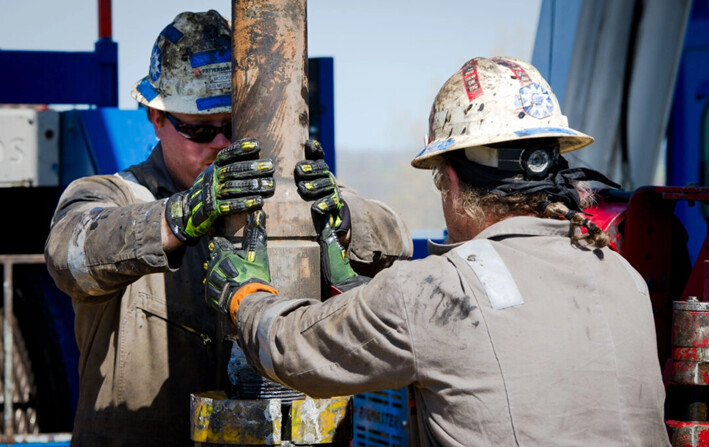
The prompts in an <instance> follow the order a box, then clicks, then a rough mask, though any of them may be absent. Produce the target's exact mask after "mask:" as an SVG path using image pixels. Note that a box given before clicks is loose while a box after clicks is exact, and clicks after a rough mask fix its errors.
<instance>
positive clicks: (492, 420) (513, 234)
mask: <svg viewBox="0 0 709 447" xmlns="http://www.w3.org/2000/svg"><path fill="white" fill-rule="evenodd" d="M430 117H431V118H430V129H429V135H430V137H429V139H428V144H427V146H426V147H425V148H424V149H423V151H421V153H419V154H418V155H417V156H416V157H415V158H414V160H413V161H412V164H413V166H414V167H417V168H422V169H432V170H433V172H434V180H435V184H436V185H437V187H438V188H439V189H440V192H441V198H442V204H443V210H444V216H445V219H446V223H447V228H448V235H449V241H448V242H449V244H445V245H436V246H432V249H433V250H432V251H435V253H436V254H433V255H431V256H429V257H427V258H425V259H423V260H416V261H411V262H406V261H400V262H396V263H394V265H393V266H391V267H390V268H388V269H386V270H384V271H382V272H380V273H379V274H378V275H377V276H375V277H374V278H372V279H371V280H368V278H362V277H359V276H357V275H356V274H355V273H354V272H353V271H352V269H350V268H349V266H348V262H347V258H346V257H344V256H342V255H341V250H340V247H338V242H337V238H334V237H332V229H331V228H330V227H329V221H330V220H329V219H327V218H324V219H321V220H320V223H319V225H318V229H319V230H320V233H319V234H320V242H321V243H322V244H323V245H325V246H326V247H329V248H330V249H329V250H324V251H323V252H324V253H325V256H324V257H323V263H325V264H328V265H329V266H330V268H329V271H330V272H331V274H330V276H329V278H330V281H331V283H332V284H333V286H336V287H337V288H338V289H339V290H342V291H343V292H344V293H342V294H340V295H336V296H334V297H332V298H330V299H329V300H327V301H325V302H319V301H317V300H309V299H289V298H288V297H284V296H280V295H277V294H276V293H274V292H272V291H271V292H269V291H265V290H259V291H257V292H254V291H253V290H254V289H256V290H258V289H259V287H258V286H256V287H254V286H253V284H260V285H268V284H269V282H270V281H269V280H270V278H269V274H268V259H267V256H266V250H265V241H266V239H265V225H264V223H263V222H264V217H263V216H262V214H263V213H262V212H261V211H258V212H256V215H258V216H261V217H260V218H259V219H252V220H250V222H249V224H248V231H249V232H250V233H251V234H252V237H251V239H250V240H251V241H252V242H251V243H250V244H246V246H243V247H240V248H238V249H237V248H236V247H234V246H232V245H231V244H230V243H229V242H227V241H226V240H225V239H223V238H219V237H216V238H214V239H213V241H212V245H211V246H210V248H211V251H212V254H211V255H210V260H209V263H208V266H207V274H206V280H207V281H206V290H205V293H206V297H207V301H208V302H209V303H210V304H211V305H212V306H213V307H215V308H217V309H220V310H221V311H223V312H227V313H229V314H230V315H231V317H232V319H233V320H234V322H235V324H236V327H237V330H238V332H239V340H240V343H241V347H242V348H243V350H244V353H245V355H246V357H247V359H248V361H249V363H250V364H251V365H252V366H253V367H254V368H255V369H256V370H257V371H258V372H260V373H261V374H263V375H264V376H266V377H268V378H270V379H272V380H274V381H277V382H280V383H282V384H285V385H287V386H289V387H292V388H295V389H298V390H301V391H303V392H305V393H307V394H309V395H311V396H313V397H327V396H331V395H333V394H336V393H337V394H342V393H351V394H354V393H361V392H370V391H374V390H382V389H399V388H401V387H405V386H410V389H411V390H412V392H413V397H414V398H415V404H416V422H417V424H416V425H417V426H418V429H417V430H416V431H414V432H413V435H414V436H415V437H417V438H418V441H417V442H415V443H414V445H423V446H459V447H462V446H538V447H540V446H544V447H550V446H559V447H562V446H563V447H570V446H604V447H614V446H618V447H620V446H625V447H627V446H637V447H650V446H653V447H654V446H657V447H660V446H661V447H667V446H669V441H668V437H667V431H666V429H665V424H664V418H663V406H664V397H665V392H664V386H663V383H662V378H661V374H660V365H659V362H658V357H657V348H656V345H655V327H654V322H653V313H652V307H651V304H650V299H649V294H648V289H647V286H646V284H645V281H644V280H643V278H642V277H641V276H640V275H639V274H638V272H637V271H635V270H634V269H633V268H632V267H631V266H630V265H629V264H628V262H627V261H625V260H624V259H623V258H622V257H621V256H620V255H619V254H618V253H616V252H614V251H612V250H611V249H610V248H608V247H607V244H608V237H607V235H606V234H605V233H604V232H602V231H601V230H600V229H599V228H598V227H596V226H595V225H593V223H591V222H590V221H589V220H588V216H586V215H584V213H583V209H584V207H585V206H586V204H587V203H588V202H589V200H590V199H591V194H592V190H591V189H590V188H589V186H588V181H590V180H595V181H600V182H604V183H607V184H611V185H613V183H612V182H611V181H610V180H608V179H607V178H606V177H604V176H603V175H602V174H600V173H597V172H594V171H591V170H587V169H583V168H575V169H572V168H568V166H567V163H566V161H565V160H564V158H563V155H562V154H563V153H566V152H569V151H572V150H576V149H580V148H582V147H584V146H586V145H588V144H590V143H591V142H592V141H593V140H592V138H591V137H589V136H587V135H584V134H583V133H581V132H579V131H576V130H574V129H572V128H570V127H569V126H568V124H567V120H566V118H565V117H564V116H563V115H562V114H561V111H560V110H559V104H558V102H557V100H556V98H555V96H554V94H553V92H552V90H551V88H550V87H549V85H548V84H547V83H546V82H545V80H544V79H543V78H542V76H541V75H540V74H539V72H538V71H537V70H536V69H535V68H534V67H533V66H531V65H530V64H528V63H526V62H523V61H521V60H517V59H513V58H508V57H499V58H492V59H487V58H475V59H472V60H470V61H469V62H467V63H466V64H465V65H464V66H463V67H462V68H461V69H460V70H457V71H456V72H455V73H454V74H453V76H451V77H450V79H449V80H448V81H447V82H446V83H445V84H444V85H443V87H442V88H441V90H440V92H439V93H438V96H437V97H436V99H435V101H434V103H433V109H432V110H431V115H430ZM316 221H317V219H316ZM247 253H251V254H252V256H251V258H248V259H247V256H246V254H247ZM254 254H255V255H254ZM253 264H257V265H260V266H261V267H262V268H261V269H260V270H259V269H255V268H253ZM245 266H250V267H252V268H250V269H249V271H251V272H253V273H252V274H251V275H246V274H242V275H238V276H237V275H234V274H233V272H234V271H241V272H244V267H245ZM230 272H231V273H230ZM222 275H224V276H226V277H227V278H228V281H227V282H226V283H225V282H224V281H223V280H221V281H220V279H221V278H222V277H223V276H222Z"/></svg>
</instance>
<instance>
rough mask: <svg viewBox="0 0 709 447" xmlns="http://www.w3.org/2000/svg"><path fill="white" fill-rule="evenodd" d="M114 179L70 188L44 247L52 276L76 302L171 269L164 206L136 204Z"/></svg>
mask: <svg viewBox="0 0 709 447" xmlns="http://www.w3.org/2000/svg"><path fill="white" fill-rule="evenodd" d="M111 177H113V176H102V177H99V178H93V179H90V180H82V181H79V182H77V183H75V184H72V185H71V186H70V187H69V188H67V190H66V191H65V193H64V194H63V195H62V198H61V199H60V202H59V206H58V207H57V212H56V214H55V217H54V219H53V222H52V228H51V231H50V235H49V238H48V240H47V243H46V246H45V255H46V259H47V267H48V269H49V271H50V273H51V274H52V276H53V277H54V278H55V280H56V282H57V284H58V285H59V287H60V288H61V289H62V290H64V291H65V292H67V293H68V294H69V295H71V296H72V297H74V298H76V299H87V300H97V301H100V300H101V299H108V298H110V297H111V296H113V295H114V294H116V293H118V292H119V291H120V290H121V289H122V288H123V287H125V286H126V285H128V284H130V283H132V282H133V281H135V280H136V279H138V278H140V277H141V276H143V275H146V274H149V273H155V272H162V271H166V270H168V263H167V256H166V253H165V252H164V251H163V248H162V221H163V220H164V218H163V209H164V202H163V201H156V202H139V203H131V197H130V196H129V195H127V194H126V192H125V191H124V190H122V189H121V188H120V185H117V184H116V180H114V179H113V178H111ZM118 181H121V180H120V179H118ZM168 230H169V229H168Z"/></svg>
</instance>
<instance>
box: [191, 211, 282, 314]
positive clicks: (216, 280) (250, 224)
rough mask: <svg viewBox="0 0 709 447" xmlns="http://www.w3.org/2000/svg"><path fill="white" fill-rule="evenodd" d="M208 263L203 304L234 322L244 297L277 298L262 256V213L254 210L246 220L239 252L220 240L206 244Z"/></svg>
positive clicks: (266, 263)
mask: <svg viewBox="0 0 709 447" xmlns="http://www.w3.org/2000/svg"><path fill="white" fill-rule="evenodd" d="M209 251H210V256H209V261H208V262H205V264H204V268H205V270H206V271H207V273H206V277H205V278H204V285H205V297H206V300H207V304H209V305H210V306H212V307H213V308H215V309H217V310H219V311H221V312H223V313H225V314H227V315H229V316H230V317H231V319H232V321H236V311H237V310H238V308H239V304H240V303H241V301H242V300H243V299H244V298H246V297H247V296H248V295H250V294H252V293H254V292H259V291H264V292H270V293H273V294H275V295H278V292H277V291H276V289H274V288H273V287H272V286H271V284H270V282H271V272H270V269H269V267H268V254H267V253H266V213H265V212H263V211H262V210H258V211H254V212H253V213H250V214H249V215H248V216H247V217H246V227H245V228H244V241H243V242H242V244H241V249H240V250H237V249H236V247H234V244H232V243H231V242H229V241H228V240H226V239H225V238H223V237H219V236H217V237H214V238H212V240H211V241H210V243H209Z"/></svg>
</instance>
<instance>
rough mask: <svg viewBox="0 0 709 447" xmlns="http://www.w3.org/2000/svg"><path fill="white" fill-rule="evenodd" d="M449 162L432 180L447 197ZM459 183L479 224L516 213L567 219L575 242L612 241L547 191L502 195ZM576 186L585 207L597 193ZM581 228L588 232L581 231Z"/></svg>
mask: <svg viewBox="0 0 709 447" xmlns="http://www.w3.org/2000/svg"><path fill="white" fill-rule="evenodd" d="M448 164H449V163H448V162H447V161H445V160H444V159H441V160H439V161H438V163H437V165H436V166H435V167H434V169H433V183H434V185H436V188H437V189H438V190H439V191H440V192H441V195H444V196H445V195H446V194H448V192H449V190H450V178H449V177H448V174H447V173H446V170H445V167H446V166H447V165H448ZM460 185H461V207H462V208H463V210H464V211H465V214H466V215H467V216H468V217H469V218H470V219H472V220H473V223H475V224H476V225H478V226H481V225H483V224H484V223H485V222H499V221H501V220H503V219H506V218H509V217H514V216H535V217H541V218H551V219H566V220H568V221H569V222H571V225H572V234H571V239H572V241H573V242H574V243H576V244H578V245H588V246H593V247H598V248H603V247H605V246H607V245H608V244H609V242H610V236H609V235H608V234H607V233H606V232H605V231H603V230H602V229H601V228H599V227H598V226H597V225H596V224H594V223H593V222H591V220H589V219H588V218H587V217H586V215H585V214H584V213H582V212H577V211H574V210H570V209H569V207H567V206H566V205H565V204H564V203H562V202H550V201H549V196H548V194H546V193H544V192H537V193H534V194H523V193H516V194H510V195H507V196H501V195H499V194H495V193H492V192H490V191H489V190H487V189H483V188H475V187H473V186H471V185H469V184H468V183H466V182H464V181H462V180H461V182H460ZM574 187H575V188H576V191H577V192H578V194H579V197H580V198H581V207H582V208H586V207H588V206H590V205H592V204H593V203H594V201H595V198H594V193H593V190H592V189H591V187H590V185H589V184H588V183H587V182H577V183H576V184H575V185H574ZM582 228H584V229H585V230H586V231H582Z"/></svg>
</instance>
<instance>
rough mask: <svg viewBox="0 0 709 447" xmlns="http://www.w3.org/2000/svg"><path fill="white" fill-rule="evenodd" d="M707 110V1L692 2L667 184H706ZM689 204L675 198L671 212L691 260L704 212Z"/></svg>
mask: <svg viewBox="0 0 709 447" xmlns="http://www.w3.org/2000/svg"><path fill="white" fill-rule="evenodd" d="M708 109H709V0H694V4H693V5H692V12H691V15H690V18H689V24H688V27H687V33H686V36H685V42H684V49H683V52H682V59H681V61H680V66H679V72H678V74H677V84H676V86H675V94H674V100H673V103H672V111H671V114H670V123H669V126H668V133H667V184H668V185H676V186H690V185H700V186H709V152H708V151H709V148H707V147H704V148H702V147H703V146H705V145H706V144H707V143H706V139H705V138H706V134H705V133H706V132H707V129H706V127H705V123H706V116H707V113H708V112H707V110H708ZM702 211H703V207H702V206H697V205H696V204H695V203H693V202H684V201H682V202H678V203H677V207H676V208H675V214H676V215H677V217H679V219H680V220H681V221H682V223H683V224H684V226H685V228H686V230H687V233H688V234H689V242H688V247H689V252H690V256H691V259H692V260H694V259H697V255H698V254H699V252H700V250H701V246H702V244H703V242H704V238H705V236H706V234H707V216H706V215H704V214H703V212H702Z"/></svg>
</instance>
